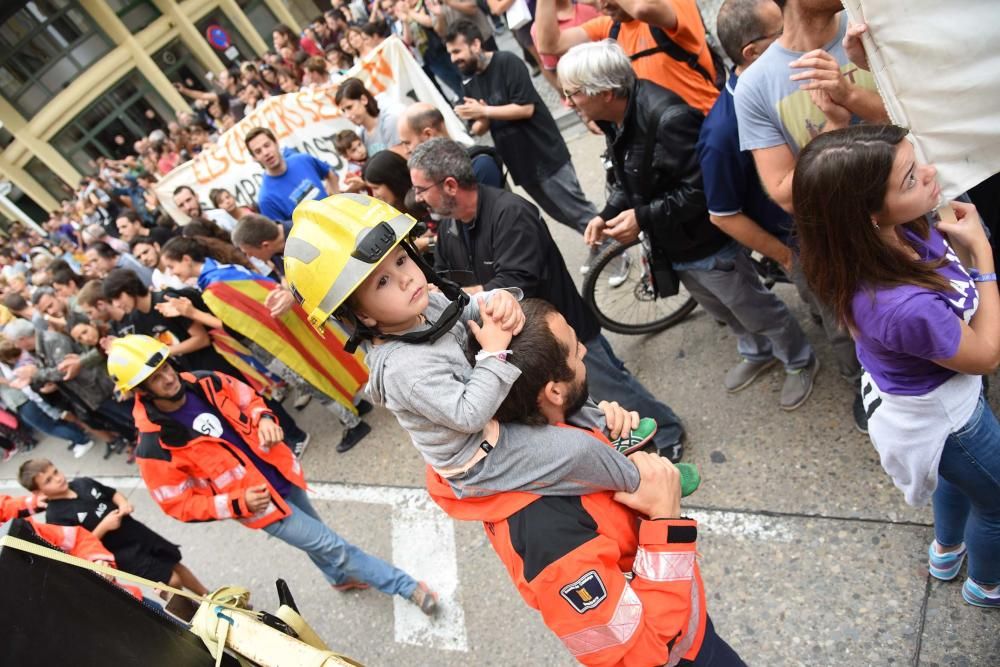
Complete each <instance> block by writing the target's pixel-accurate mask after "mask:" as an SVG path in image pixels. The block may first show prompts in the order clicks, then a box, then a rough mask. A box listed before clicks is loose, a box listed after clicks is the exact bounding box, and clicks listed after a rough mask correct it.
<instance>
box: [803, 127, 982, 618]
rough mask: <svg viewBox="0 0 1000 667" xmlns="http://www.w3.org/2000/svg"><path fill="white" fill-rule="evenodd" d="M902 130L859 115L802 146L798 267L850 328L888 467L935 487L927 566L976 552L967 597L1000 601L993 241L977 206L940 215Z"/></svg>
mask: <svg viewBox="0 0 1000 667" xmlns="http://www.w3.org/2000/svg"><path fill="white" fill-rule="evenodd" d="M906 132H907V131H906V130H905V129H903V128H900V127H896V126H893V125H857V126H853V127H849V128H847V129H843V130H836V131H833V132H827V133H824V134H821V135H820V136H819V137H817V138H816V139H814V140H813V141H812V142H811V143H810V144H809V145H807V146H806V148H805V149H804V150H803V151H802V153H801V155H800V156H799V160H798V163H797V165H796V167H795V174H794V177H793V178H794V180H793V185H792V190H793V193H792V194H793V201H794V206H795V218H796V225H797V227H798V232H799V236H800V241H801V250H802V268H803V271H804V273H805V275H806V278H807V280H808V281H809V285H810V287H812V289H813V291H814V292H815V293H816V295H817V296H818V297H819V298H820V299H823V300H824V301H826V302H827V303H829V304H830V305H831V306H832V307H833V308H834V310H835V311H836V312H837V314H838V316H839V317H840V319H841V320H842V321H843V322H844V324H845V325H846V326H847V327H848V328H849V329H850V331H851V335H852V336H853V337H854V340H855V344H856V346H857V352H858V359H859V360H860V361H861V364H862V366H863V367H864V371H865V372H864V375H863V376H862V380H861V392H862V396H863V398H864V404H865V408H866V410H867V413H868V419H869V421H868V429H869V434H870V436H871V439H872V442H873V443H874V445H875V448H876V449H877V450H878V453H879V456H880V458H881V460H882V466H883V467H884V468H885V470H886V472H888V473H889V475H890V476H891V477H892V479H893V482H894V483H895V484H896V486H898V487H899V488H900V489H901V490H902V491H903V493H904V495H905V498H906V501H907V502H908V503H910V504H912V505H920V504H924V503H926V502H927V500H928V499H932V500H933V506H934V533H935V539H934V541H933V542H932V543H931V546H930V547H929V549H928V557H929V569H930V573H931V574H932V575H933V576H935V577H937V578H938V579H943V580H946V581H948V580H951V579H954V578H955V577H956V576H958V573H959V570H960V569H961V567H962V562H963V561H964V559H965V556H966V553H968V556H969V570H968V579H967V580H966V581H965V584H964V586H963V588H962V596H963V597H964V598H965V600H966V601H967V602H968V603H970V604H974V605H977V606H982V607H1000V586H998V584H1000V424H998V422H997V419H996V417H995V416H994V414H993V412H992V410H991V409H990V407H989V405H988V404H987V403H986V401H985V399H984V397H983V391H982V377H981V376H982V375H983V374H985V373H991V372H993V371H994V370H996V368H997V366H998V364H1000V296H998V293H997V282H996V280H997V278H996V274H995V273H994V266H993V253H992V250H991V248H990V244H989V241H988V240H987V238H986V234H985V232H984V231H983V226H982V223H981V222H980V219H979V216H978V214H977V213H976V209H975V208H974V207H973V206H972V205H970V204H963V203H960V202H953V203H951V205H950V207H951V209H952V211H953V212H954V214H955V216H956V218H957V219H956V220H953V221H945V220H940V221H939V220H938V218H937V214H936V213H935V212H934V209H935V208H936V207H937V205H938V200H939V198H940V195H941V189H940V187H939V186H938V185H937V183H936V182H935V175H936V173H937V172H936V170H935V169H934V167H932V166H930V165H921V164H917V162H916V160H915V159H914V150H913V146H912V145H911V144H910V142H909V141H906V140H905V137H906ZM946 217H951V216H946Z"/></svg>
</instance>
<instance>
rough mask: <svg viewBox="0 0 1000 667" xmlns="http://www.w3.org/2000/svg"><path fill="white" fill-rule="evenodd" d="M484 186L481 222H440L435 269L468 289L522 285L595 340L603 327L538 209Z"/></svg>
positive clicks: (583, 336)
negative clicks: (570, 272) (588, 303)
mask: <svg viewBox="0 0 1000 667" xmlns="http://www.w3.org/2000/svg"><path fill="white" fill-rule="evenodd" d="M478 187H479V202H478V204H477V205H476V219H475V220H473V221H472V222H471V223H462V222H457V221H455V220H452V219H446V220H442V221H441V223H440V225H439V226H438V243H437V249H436V250H435V251H434V257H435V266H434V268H435V269H436V270H437V271H438V273H441V274H442V275H444V276H445V277H447V278H450V279H451V280H453V281H455V282H456V283H458V284H459V285H461V286H463V287H468V286H470V285H482V286H483V289H486V290H491V289H497V288H500V287H519V288H521V290H522V291H523V292H524V296H525V297H537V298H540V299H545V300H546V301H548V302H549V303H551V304H552V305H553V306H555V307H556V310H558V311H559V312H560V313H562V315H563V317H565V318H566V321H567V322H569V324H570V326H572V327H573V329H574V330H576V335H577V337H578V338H579V339H580V340H581V341H583V342H587V341H590V340H593V339H594V338H595V337H596V336H597V335H598V334H599V333H600V332H601V327H600V325H599V324H598V323H597V319H596V318H595V317H594V314H593V313H592V312H591V310H590V309H589V308H588V307H587V304H585V303H584V302H583V299H582V298H581V297H580V293H579V292H577V291H576V285H574V284H573V278H572V277H571V276H570V274H569V271H567V270H566V262H565V261H564V260H563V257H562V255H561V254H560V253H559V248H558V247H557V246H556V243H555V241H554V240H553V239H552V235H551V234H550V233H549V228H548V227H546V226H545V223H544V222H542V218H541V216H539V215H538V209H537V208H535V206H534V204H531V203H530V202H528V201H527V200H525V199H523V198H522V197H519V196H518V195H516V194H514V193H512V192H507V191H505V190H498V189H497V188H491V187H489V186H488V185H480V186H478ZM463 228H464V230H465V232H467V234H468V241H466V234H465V233H463Z"/></svg>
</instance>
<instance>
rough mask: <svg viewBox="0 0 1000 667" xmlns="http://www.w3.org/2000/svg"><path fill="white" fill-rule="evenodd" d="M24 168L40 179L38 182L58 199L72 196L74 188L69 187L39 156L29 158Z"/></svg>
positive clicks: (33, 176)
mask: <svg viewBox="0 0 1000 667" xmlns="http://www.w3.org/2000/svg"><path fill="white" fill-rule="evenodd" d="M24 170H25V171H26V172H28V174H30V175H31V177H32V178H34V179H35V180H36V181H38V184H39V185H41V186H42V187H43V188H45V191H46V192H48V193H49V194H50V195H52V197H53V199H55V200H56V201H62V200H63V199H70V198H72V196H73V190H72V188H69V186H67V185H66V183H64V182H63V180H62V179H61V178H59V177H58V176H56V174H55V172H54V171H52V170H51V169H49V168H48V167H46V166H45V164H44V163H43V162H42V161H41V160H39V159H38V158H37V157H33V158H31V159H30V160H28V162H27V164H25V165H24Z"/></svg>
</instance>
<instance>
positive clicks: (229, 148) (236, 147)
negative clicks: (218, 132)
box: [224, 132, 248, 164]
mask: <svg viewBox="0 0 1000 667" xmlns="http://www.w3.org/2000/svg"><path fill="white" fill-rule="evenodd" d="M224 146H225V148H226V155H227V156H228V158H229V162H231V163H232V164H246V163H247V154H248V153H247V150H246V146H245V145H244V143H243V137H242V136H240V135H238V134H237V133H236V132H226V134H225V140H224Z"/></svg>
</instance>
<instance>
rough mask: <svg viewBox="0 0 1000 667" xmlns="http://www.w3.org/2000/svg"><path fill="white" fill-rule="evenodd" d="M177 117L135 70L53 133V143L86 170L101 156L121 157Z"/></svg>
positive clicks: (79, 169) (77, 167) (75, 163)
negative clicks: (138, 142) (169, 120)
mask: <svg viewBox="0 0 1000 667" xmlns="http://www.w3.org/2000/svg"><path fill="white" fill-rule="evenodd" d="M172 117H173V112H172V110H171V109H170V106H169V105H167V103H166V102H165V101H164V100H163V98H162V97H160V95H159V94H158V93H157V92H156V91H155V90H153V87H152V86H151V85H150V84H149V82H148V81H146V79H145V78H143V77H142V75H141V74H139V73H138V72H137V71H135V70H133V71H132V72H130V73H129V74H127V75H126V76H125V77H123V78H122V79H121V80H120V81H119V82H118V83H117V84H115V85H114V86H113V87H112V88H110V89H109V90H108V91H107V92H105V93H104V94H103V95H101V97H100V98H99V99H98V100H97V101H95V102H94V103H93V104H91V105H90V106H89V107H87V108H86V109H84V111H83V112H82V113H80V114H79V115H78V116H77V117H76V118H74V119H73V120H72V121H70V122H69V123H68V124H67V125H66V127H64V128H63V129H61V130H59V132H57V133H56V135H55V136H54V137H52V145H53V146H55V148H56V150H58V151H59V152H60V153H62V154H63V156H65V157H66V159H67V160H69V161H70V162H71V163H72V164H73V166H74V167H76V169H77V170H78V171H80V172H82V173H91V172H93V171H94V166H95V165H94V164H93V160H95V159H96V158H98V157H101V156H103V157H109V158H113V159H121V158H123V157H125V156H126V155H128V154H131V153H134V152H135V151H134V150H133V144H134V143H135V142H136V141H137V140H138V139H141V138H143V137H145V136H146V135H148V134H149V133H150V132H152V131H153V130H155V129H157V128H165V127H166V126H167V119H168V118H172Z"/></svg>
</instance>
